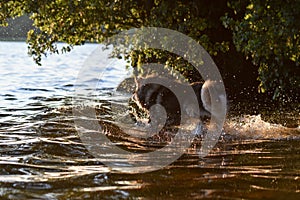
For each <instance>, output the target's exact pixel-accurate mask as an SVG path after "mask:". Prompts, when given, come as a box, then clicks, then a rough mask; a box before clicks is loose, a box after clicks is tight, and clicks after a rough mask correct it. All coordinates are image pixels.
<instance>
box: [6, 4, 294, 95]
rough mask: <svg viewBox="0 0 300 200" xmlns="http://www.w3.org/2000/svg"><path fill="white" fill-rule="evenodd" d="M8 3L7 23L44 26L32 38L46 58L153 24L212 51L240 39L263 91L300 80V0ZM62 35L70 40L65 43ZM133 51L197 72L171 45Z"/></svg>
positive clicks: (139, 58) (33, 50)
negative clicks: (17, 20) (24, 20)
mask: <svg viewBox="0 0 300 200" xmlns="http://www.w3.org/2000/svg"><path fill="white" fill-rule="evenodd" d="M0 10H1V12H0V24H1V25H7V21H6V19H7V18H11V17H16V16H21V15H24V14H27V15H29V16H30V18H31V19H32V20H33V21H34V26H35V27H37V29H36V30H31V31H29V32H28V39H27V42H28V44H29V47H28V51H29V54H30V55H31V56H33V58H34V60H35V61H36V62H37V63H38V64H40V61H41V56H42V55H45V56H47V54H49V53H65V52H68V51H70V50H71V49H72V47H73V46H74V45H82V44H84V43H85V42H97V43H100V42H102V41H103V40H105V39H106V38H108V37H110V36H112V35H114V34H116V33H118V32H120V31H122V30H128V29H130V28H133V27H143V26H145V27H149V26H152V27H164V28H169V29H173V30H177V31H180V32H182V33H184V34H186V35H188V36H190V37H192V38H193V39H195V40H197V41H198V42H199V43H200V44H201V45H202V46H203V47H204V48H205V49H206V50H207V51H208V53H209V54H210V55H212V56H217V55H222V56H223V59H227V60H228V59H232V58H230V55H228V54H226V52H228V51H229V50H230V49H229V47H233V45H232V42H233V43H234V45H235V48H236V49H237V50H238V51H240V52H242V53H243V54H244V55H245V58H247V59H251V61H252V62H253V64H254V65H256V66H258V73H259V77H258V79H259V81H260V82H261V84H260V91H261V92H264V91H265V90H268V91H271V92H273V94H274V98H275V97H277V96H278V95H279V94H280V93H282V92H283V91H286V90H288V89H290V88H295V87H296V88H297V87H299V85H300V83H299V82H300V81H299V79H300V76H299V71H300V70H299V54H300V51H299V49H300V44H299V37H300V36H299V35H300V34H299V30H300V21H299V20H298V19H299V16H300V13H299V12H300V1H299V0H288V1H271V0H266V1H262V0H246V1H243V0H238V1H236V0H226V1H211V0H174V1H167V0H139V1H134V0H128V1H122V0H101V1H93V0H15V1H11V0H4V1H1V2H0ZM222 23H223V24H222ZM225 27H226V28H228V29H227V30H226V29H225ZM226 31H227V32H226ZM230 31H231V32H230ZM228 33H229V34H228ZM57 42H65V43H67V45H66V46H64V47H63V48H62V49H58V48H57V46H56V43H57ZM127 58H128V59H131V61H132V64H133V65H134V66H138V65H140V64H141V63H144V62H147V61H153V60H155V61H160V62H161V63H163V64H165V65H166V66H170V67H173V68H177V69H179V70H180V71H182V72H184V73H186V74H187V75H190V76H191V78H193V76H194V75H193V74H192V72H191V71H189V69H190V68H189V67H188V66H189V65H188V63H185V62H183V61H182V59H180V58H177V57H176V55H169V54H167V53H166V52H161V51H157V50H154V49H149V50H145V51H136V52H132V53H130V54H128V55H127ZM225 70H226V67H225ZM253 70H254V71H255V70H257V68H253ZM295 74H296V75H295ZM246 76H247V75H246Z"/></svg>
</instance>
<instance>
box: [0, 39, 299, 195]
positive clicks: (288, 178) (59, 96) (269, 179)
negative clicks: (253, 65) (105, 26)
mask: <svg viewBox="0 0 300 200" xmlns="http://www.w3.org/2000/svg"><path fill="white" fill-rule="evenodd" d="M96 47H97V46H96V45H93V44H87V45H84V46H82V47H76V48H75V49H74V50H73V51H72V52H71V53H69V54H65V55H59V56H57V55H50V56H48V57H47V58H45V59H44V60H43V66H42V67H38V66H37V65H35V64H34V62H33V61H32V58H29V57H28V56H27V53H26V51H27V46H26V44H25V43H21V42H0V75H1V76H0V77H1V78H0V87H1V93H0V100H1V104H0V154H1V156H0V197H1V199H183V198H185V199H299V198H300V128H299V121H300V119H299V113H300V108H299V104H295V105H293V109H287V110H286V111H284V112H282V111H280V112H279V111H278V110H277V109H275V108H272V109H271V111H269V112H268V114H267V115H264V116H261V115H259V114H255V115H253V113H255V112H252V111H250V110H249V113H248V114H249V115H246V114H247V113H245V112H239V110H242V108H243V107H244V105H245V104H232V105H231V111H230V113H229V115H228V119H227V121H226V123H225V126H224V133H222V136H221V137H220V141H219V142H218V144H217V145H216V147H215V148H214V149H213V150H212V151H211V153H210V154H209V155H208V156H207V157H205V158H199V156H198V154H197V152H196V151H195V148H196V146H197V142H195V143H194V144H193V145H192V146H191V147H190V148H189V149H188V150H187V151H186V153H185V154H184V155H182V156H181V157H180V158H179V159H178V160H176V161H175V162H173V163H172V164H170V165H168V166H166V167H164V168H162V169H159V170H157V171H153V172H147V173H135V174H124V173H121V172H118V171H115V170H112V169H111V168H110V167H109V166H107V165H104V164H103V163H102V162H100V161H99V159H97V158H95V157H94V156H93V155H92V154H91V153H90V152H89V151H88V150H87V148H86V146H85V145H84V144H83V142H82V141H81V140H80V137H79V136H78V133H77V131H76V129H75V126H74V116H73V114H72V108H73V107H74V106H76V105H73V104H72V98H73V97H74V87H75V86H77V87H84V85H83V86H80V85H76V79H77V76H78V73H79V72H80V70H81V68H82V66H83V64H84V62H85V61H86V59H87V58H88V56H89V55H90V54H91V53H92V52H93V51H94V50H95V49H96ZM110 65H111V66H108V67H107V69H106V71H105V74H104V75H103V77H102V79H101V82H100V83H97V84H98V86H99V89H98V90H97V91H98V92H99V93H97V94H96V95H95V94H94V93H91V96H90V97H83V98H91V99H97V105H96V106H97V115H98V117H99V120H102V121H104V122H111V121H112V116H111V115H110V112H108V110H109V108H107V107H106V105H108V104H109V103H111V102H113V103H119V104H120V105H122V106H123V107H124V105H125V104H124V102H123V100H124V99H126V96H125V97H122V95H115V96H114V95H112V94H114V89H115V88H116V87H117V85H118V84H119V83H120V82H121V81H122V80H123V79H124V77H126V75H127V74H128V72H127V71H126V70H125V64H124V63H123V62H119V61H116V62H112V63H111V64H110ZM87 82H99V80H97V79H92V80H89V79H87ZM87 85H88V84H87ZM85 89H88V88H85ZM246 104H247V105H248V106H249V104H251V105H253V104H255V102H254V103H253V102H246ZM257 107H258V108H259V107H260V106H257V105H255V108H256V110H257ZM261 107H262V108H266V107H268V105H261ZM250 109H251V106H250ZM253 109H254V108H253ZM244 110H245V109H244ZM267 110H268V109H267ZM274 119H275V120H274ZM274 121H276V122H277V123H275V122H274ZM291 121H292V123H289V122H291ZM107 124H109V123H107ZM287 124H293V125H292V126H288V125H287ZM287 126H288V127H287ZM106 131H107V132H109V137H110V138H111V139H113V140H114V141H117V142H118V144H119V146H122V147H126V148H127V149H130V150H133V151H143V150H145V149H146V148H147V147H146V146H143V145H141V144H140V143H139V141H134V140H130V139H126V137H125V136H122V135H120V133H119V131H118V130H117V129H114V128H113V126H107V130H106ZM140 142H141V141H140ZM153 148H154V149H155V146H154V147H153ZM157 148H159V147H157ZM116 159H118V157H116Z"/></svg>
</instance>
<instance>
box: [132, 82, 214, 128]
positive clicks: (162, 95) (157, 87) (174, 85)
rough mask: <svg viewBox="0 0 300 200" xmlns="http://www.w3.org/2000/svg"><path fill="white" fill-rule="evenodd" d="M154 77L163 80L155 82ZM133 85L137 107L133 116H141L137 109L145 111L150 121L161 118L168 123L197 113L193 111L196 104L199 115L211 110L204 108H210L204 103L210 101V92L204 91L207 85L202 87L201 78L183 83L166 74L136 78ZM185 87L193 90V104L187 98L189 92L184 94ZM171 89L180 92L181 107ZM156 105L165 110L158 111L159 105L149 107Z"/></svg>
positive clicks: (175, 123) (178, 121) (204, 115)
mask: <svg viewBox="0 0 300 200" xmlns="http://www.w3.org/2000/svg"><path fill="white" fill-rule="evenodd" d="M157 81H158V82H162V83H164V84H159V83H156V82H157ZM136 86H137V87H136V90H135V92H134V94H133V97H132V102H133V104H136V106H135V107H136V108H135V109H133V110H134V111H133V116H134V117H135V118H140V117H141V114H140V113H141V112H145V113H148V117H149V118H150V122H153V120H156V121H158V123H160V122H163V123H164V124H165V125H167V126H170V125H179V124H180V120H181V117H182V115H184V116H188V117H195V116H197V113H195V110H196V109H197V108H196V107H197V106H198V109H199V111H200V113H199V114H200V117H201V119H204V118H207V117H210V112H209V111H208V110H207V109H206V108H209V105H206V104H209V103H210V97H209V93H208V92H207V91H206V90H207V88H206V89H205V88H203V84H202V83H200V82H196V83H192V84H182V83H179V82H177V81H172V80H169V79H166V78H161V77H147V78H139V79H137V81H136ZM188 87H189V88H192V89H193V91H194V94H193V95H195V96H196V98H197V102H196V104H195V102H192V101H191V100H190V98H189V96H188V95H186V96H184V95H185V93H184V92H185V91H187V88H188ZM171 90H173V91H174V90H176V91H180V92H181V93H180V94H179V98H181V104H182V105H181V106H183V109H181V108H180V104H179V100H178V96H176V95H175V94H174V93H173V92H172V91H171ZM180 95H181V96H180ZM155 105H160V106H162V107H163V108H164V111H161V109H159V107H158V109H152V108H153V106H155ZM151 109H152V110H151ZM182 112H184V113H182ZM198 116H199V115H198ZM161 118H163V119H161Z"/></svg>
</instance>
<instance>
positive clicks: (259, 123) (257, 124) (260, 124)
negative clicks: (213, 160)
mask: <svg viewBox="0 0 300 200" xmlns="http://www.w3.org/2000/svg"><path fill="white" fill-rule="evenodd" d="M224 132H225V134H226V135H229V136H232V137H234V138H240V139H275V140H278V139H300V126H298V127H297V128H288V127H285V126H282V125H280V124H273V123H269V122H267V121H264V120H263V119H262V117H261V115H243V116H237V117H232V118H230V119H227V121H226V123H225V125H224Z"/></svg>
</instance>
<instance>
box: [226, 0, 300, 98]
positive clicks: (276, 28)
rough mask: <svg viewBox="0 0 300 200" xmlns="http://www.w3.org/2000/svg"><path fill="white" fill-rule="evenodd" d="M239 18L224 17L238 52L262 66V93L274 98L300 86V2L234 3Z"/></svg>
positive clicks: (232, 3) (232, 4)
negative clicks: (269, 94)
mask: <svg viewBox="0 0 300 200" xmlns="http://www.w3.org/2000/svg"><path fill="white" fill-rule="evenodd" d="M229 5H230V7H231V8H232V9H233V10H235V11H236V12H235V15H233V16H231V17H229V16H228V15H227V16H225V17H223V22H224V24H225V26H227V27H230V28H231V30H232V31H233V41H234V44H235V46H236V48H237V50H238V51H242V52H243V53H244V54H245V55H246V58H251V59H252V62H253V63H254V64H255V65H258V66H259V70H258V72H259V77H258V79H259V80H260V81H261V84H260V88H259V89H260V91H261V92H264V91H265V90H266V89H268V90H273V91H274V93H273V94H274V96H273V98H276V97H278V95H280V94H282V93H283V91H287V90H289V89H293V88H299V87H300V66H299V64H300V51H299V49H300V21H299V18H300V1H299V0H288V1H261V0H249V1H248V2H247V3H246V4H245V1H244V2H242V1H235V2H233V1H232V2H230V4H229Z"/></svg>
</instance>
